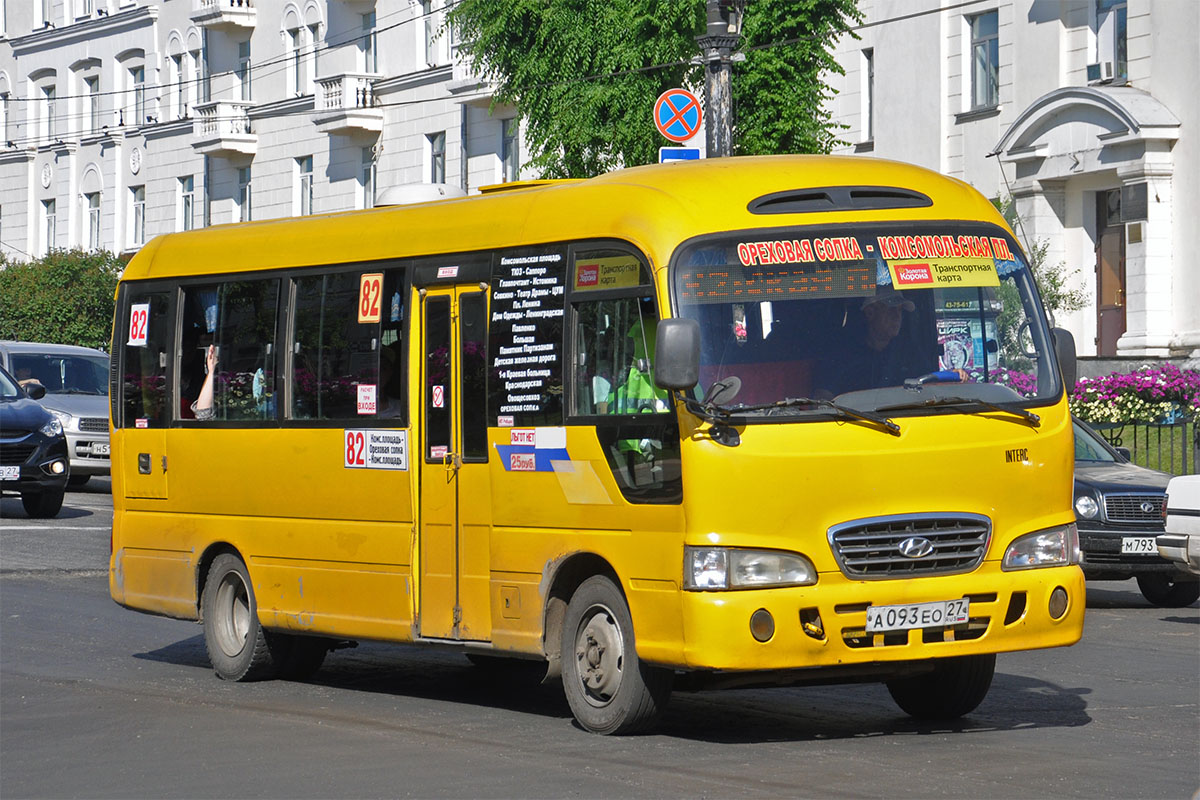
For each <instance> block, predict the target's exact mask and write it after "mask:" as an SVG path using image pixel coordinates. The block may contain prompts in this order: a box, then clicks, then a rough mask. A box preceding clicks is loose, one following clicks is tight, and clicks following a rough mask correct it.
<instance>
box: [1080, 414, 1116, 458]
mask: <svg viewBox="0 0 1200 800" xmlns="http://www.w3.org/2000/svg"><path fill="white" fill-rule="evenodd" d="M1074 428H1075V460H1076V461H1099V462H1106V463H1109V464H1112V463H1115V462H1116V460H1117V459H1116V458H1114V457H1113V454H1112V453H1111V452H1110V451H1109V449H1108V448H1107V447H1105V446H1104V442H1102V441H1100V437H1099V436H1097V435H1096V434H1094V433H1092V432H1091V431H1090V430H1088V429H1087V428H1085V427H1083V426H1082V425H1080V424H1079V423H1078V422H1076V423H1075V424H1074Z"/></svg>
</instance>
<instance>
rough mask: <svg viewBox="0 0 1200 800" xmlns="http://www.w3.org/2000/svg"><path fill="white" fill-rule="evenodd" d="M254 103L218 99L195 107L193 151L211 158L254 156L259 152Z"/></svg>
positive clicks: (193, 109)
mask: <svg viewBox="0 0 1200 800" xmlns="http://www.w3.org/2000/svg"><path fill="white" fill-rule="evenodd" d="M253 106H254V103H252V102H249V101H242V100H216V101H213V102H211V103H198V104H196V105H195V106H193V108H192V111H193V113H194V114H195V116H194V118H193V120H192V149H193V150H195V151H196V152H197V153H200V154H202V155H207V156H221V157H225V158H228V157H230V156H237V155H243V156H252V155H254V154H255V153H256V152H257V150H258V135H257V134H255V133H254V129H253V127H252V126H251V124H250V109H251V108H252V107H253Z"/></svg>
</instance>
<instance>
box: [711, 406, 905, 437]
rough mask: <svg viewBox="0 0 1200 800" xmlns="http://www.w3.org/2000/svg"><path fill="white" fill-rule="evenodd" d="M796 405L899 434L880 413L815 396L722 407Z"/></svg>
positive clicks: (740, 409) (749, 408) (731, 411)
mask: <svg viewBox="0 0 1200 800" xmlns="http://www.w3.org/2000/svg"><path fill="white" fill-rule="evenodd" d="M796 406H819V407H820V408H828V409H830V410H832V411H836V412H837V414H838V416H840V417H844V418H847V419H857V420H862V421H863V422H872V423H874V424H876V425H882V426H883V427H884V428H886V429H887V431H888V433H890V434H892V435H893V436H899V435H900V426H899V425H897V424H896V423H894V422H892V421H891V420H890V419H888V418H887V417H885V416H883V415H881V414H874V413H872V412H870V411H859V410H858V409H857V408H850V407H849V406H844V405H842V404H841V403H835V402H834V401H832V400H824V399H818V398H816V397H786V398H784V399H783V400H777V401H775V402H774V403H760V404H758V405H750V406H743V405H738V406H731V407H729V408H722V409H721V410H722V411H725V412H726V413H728V414H744V413H747V412H751V411H771V410H773V409H777V408H795V407H796Z"/></svg>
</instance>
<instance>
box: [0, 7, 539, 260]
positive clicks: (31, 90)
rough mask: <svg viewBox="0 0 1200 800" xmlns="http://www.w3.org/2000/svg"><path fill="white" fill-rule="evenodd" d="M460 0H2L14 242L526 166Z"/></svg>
mask: <svg viewBox="0 0 1200 800" xmlns="http://www.w3.org/2000/svg"><path fill="white" fill-rule="evenodd" d="M448 3H449V0H378V2H376V1H375V0H0V4H2V5H3V14H2V15H0V19H2V20H3V21H2V23H0V24H2V26H3V27H2V29H0V248H2V249H3V253H4V254H5V255H6V256H7V257H9V258H12V259H17V260H25V259H29V258H36V257H40V256H42V255H44V254H45V253H47V252H48V251H49V250H50V249H52V248H72V247H82V248H85V249H106V250H112V251H115V252H118V253H130V252H132V251H136V250H137V249H138V248H140V247H141V246H142V245H143V244H145V243H146V242H147V241H149V240H150V239H151V238H153V237H154V236H156V235H158V234H161V233H168V232H172V231H180V230H188V229H191V228H198V227H202V226H207V225H217V224H222V223H230V222H239V221H244V220H250V219H256V220H262V219H270V218H278V217H289V216H302V215H306V214H315V213H325V212H332V211H343V210H348V209H355V208H364V207H370V206H373V205H375V204H376V202H377V200H378V199H379V198H380V197H381V196H385V195H386V196H390V197H393V198H394V196H395V192H394V191H393V192H388V191H385V190H387V189H388V188H389V187H408V188H407V189H406V190H405V191H403V192H401V194H402V195H403V194H407V196H408V197H433V196H437V195H440V194H456V193H459V192H470V191H472V190H474V189H477V188H478V187H479V186H481V185H487V184H495V183H501V182H505V181H511V180H516V179H517V178H518V176H519V171H520V136H519V131H518V128H517V125H516V124H515V122H514V119H513V118H514V117H515V112H514V110H513V109H511V108H504V107H496V108H492V102H491V100H492V98H491V95H490V93H489V91H488V87H487V86H484V85H482V84H481V82H480V81H478V80H476V79H475V78H473V77H472V76H471V75H470V73H469V72H468V71H467V70H466V69H464V68H463V67H462V66H461V65H460V64H458V63H457V58H456V48H455V43H454V42H453V41H452V36H451V34H449V33H448V32H447V31H446V30H445V28H444V25H443V23H444V18H445V11H446V8H447V6H448Z"/></svg>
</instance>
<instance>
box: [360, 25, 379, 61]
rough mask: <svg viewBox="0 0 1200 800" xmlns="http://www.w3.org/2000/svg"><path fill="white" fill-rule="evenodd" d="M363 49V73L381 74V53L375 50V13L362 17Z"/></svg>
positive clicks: (361, 45)
mask: <svg viewBox="0 0 1200 800" xmlns="http://www.w3.org/2000/svg"><path fill="white" fill-rule="evenodd" d="M359 47H360V48H362V57H363V72H379V52H378V51H377V50H376V49H375V12H374V11H372V12H370V13H369V14H363V15H362V39H360V40H359Z"/></svg>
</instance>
